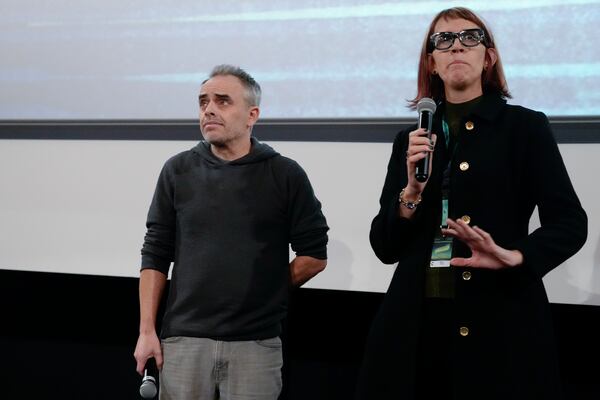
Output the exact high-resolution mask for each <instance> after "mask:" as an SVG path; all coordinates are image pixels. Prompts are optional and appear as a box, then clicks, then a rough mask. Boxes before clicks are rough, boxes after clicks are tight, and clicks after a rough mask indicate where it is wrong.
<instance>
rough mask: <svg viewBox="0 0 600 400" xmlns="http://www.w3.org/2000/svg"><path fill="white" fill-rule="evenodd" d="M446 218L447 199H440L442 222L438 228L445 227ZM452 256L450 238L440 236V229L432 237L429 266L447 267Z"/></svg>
mask: <svg viewBox="0 0 600 400" xmlns="http://www.w3.org/2000/svg"><path fill="white" fill-rule="evenodd" d="M447 219H448V199H443V200H442V224H441V226H440V228H446V227H447V225H446V220H447ZM451 258H452V238H451V237H447V236H442V233H441V229H440V232H438V234H436V236H435V239H433V248H432V250H431V261H430V262H429V266H430V267H431V268H447V267H449V266H450V259H451Z"/></svg>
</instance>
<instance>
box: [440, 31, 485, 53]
mask: <svg viewBox="0 0 600 400" xmlns="http://www.w3.org/2000/svg"><path fill="white" fill-rule="evenodd" d="M456 38H458V40H459V41H460V43H461V44H462V45H463V46H465V47H475V46H477V45H478V44H479V43H481V42H483V41H484V40H485V34H484V33H483V29H479V28H475V29H465V30H464V31H460V32H437V33H434V34H433V35H431V36H430V37H429V41H430V42H431V44H432V45H433V47H435V48H436V49H438V50H448V49H449V48H450V47H452V45H453V44H454V39H456Z"/></svg>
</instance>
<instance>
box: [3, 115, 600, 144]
mask: <svg viewBox="0 0 600 400" xmlns="http://www.w3.org/2000/svg"><path fill="white" fill-rule="evenodd" d="M414 123H415V121H414V120H412V119H410V120H409V119H398V120H390V119H369V120H367V119H364V120H362V119H357V120H339V119H330V120H326V119H306V120H284V119H271V120H262V121H259V123H258V124H257V125H256V126H255V127H254V132H253V134H254V136H256V137H257V138H258V139H260V140H264V141H298V142H368V143H388V142H392V141H393V139H394V136H395V135H396V133H397V132H398V131H399V130H401V129H403V128H406V127H408V126H410V125H412V124H414ZM550 124H551V126H552V130H553V132H554V135H555V137H556V140H557V141H558V142H559V143H600V117H554V118H550ZM200 137H201V135H200V130H199V127H198V122H197V121H196V120H73V121H70V120H39V121H21V120H4V121H0V139H57V140H191V141H196V140H199V139H200Z"/></svg>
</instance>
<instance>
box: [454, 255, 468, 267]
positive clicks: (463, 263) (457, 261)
mask: <svg viewBox="0 0 600 400" xmlns="http://www.w3.org/2000/svg"><path fill="white" fill-rule="evenodd" d="M450 265H452V266H453V267H469V266H471V259H470V258H460V257H455V258H453V259H451V260H450Z"/></svg>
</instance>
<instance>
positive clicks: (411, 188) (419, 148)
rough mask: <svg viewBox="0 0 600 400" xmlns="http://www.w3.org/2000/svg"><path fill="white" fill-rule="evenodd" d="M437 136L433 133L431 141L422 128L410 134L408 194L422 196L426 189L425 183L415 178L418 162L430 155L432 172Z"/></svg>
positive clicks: (407, 156) (407, 167)
mask: <svg viewBox="0 0 600 400" xmlns="http://www.w3.org/2000/svg"><path fill="white" fill-rule="evenodd" d="M436 139H437V136H436V135H435V134H434V133H432V134H431V139H429V138H428V137H427V133H426V131H425V129H423V128H420V129H417V130H414V131H412V132H410V133H409V134H408V150H407V151H406V169H407V171H408V184H407V185H406V188H405V190H406V192H407V193H411V194H415V195H417V196H418V195H420V194H421V193H422V192H423V189H425V185H426V184H427V181H425V182H419V181H417V179H416V178H415V170H416V168H417V162H419V161H420V160H422V159H423V158H425V156H426V155H427V154H429V171H431V163H432V160H433V149H434V148H435V141H436Z"/></svg>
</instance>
